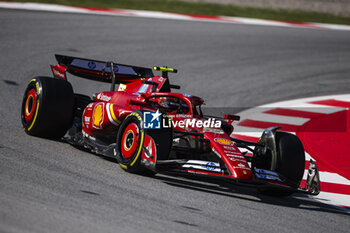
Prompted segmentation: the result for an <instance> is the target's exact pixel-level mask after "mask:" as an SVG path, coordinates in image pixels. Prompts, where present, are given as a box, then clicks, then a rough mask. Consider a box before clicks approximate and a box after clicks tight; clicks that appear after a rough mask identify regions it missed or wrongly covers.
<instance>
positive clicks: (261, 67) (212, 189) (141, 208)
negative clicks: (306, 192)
mask: <svg viewBox="0 0 350 233" xmlns="http://www.w3.org/2000/svg"><path fill="white" fill-rule="evenodd" d="M0 51H1V54H0V90H1V91H0V119H1V125H0V232H84V233H88V232H279V233H280V232H348V230H349V228H350V221H349V215H346V214H344V213H343V212H341V211H339V210H337V209H335V208H333V207H330V206H327V205H325V204H322V203H319V202H316V201H314V200H311V199H309V198H307V197H304V196H300V195H293V196H291V197H287V198H273V197H268V196H264V195H260V194H258V193H257V191H255V190H254V189H247V188H242V187H237V186H232V185H228V184H224V183H210V182H204V181H193V180H190V179H185V178H177V177H172V176H165V175H157V176H156V177H154V178H148V177H142V176H137V175H133V174H128V173H126V172H123V171H122V170H121V169H120V168H119V166H118V164H116V163H115V162H114V161H112V160H107V159H104V158H102V157H99V156H96V155H94V154H91V153H87V152H84V151H80V150H78V149H75V148H74V147H72V146H70V145H67V144H65V143H63V142H57V141H51V140H46V139H41V138H35V137H30V136H27V135H26V134H25V133H24V131H23V129H22V126H21V123H20V105H21V101H22V95H23V92H24V90H25V88H26V85H27V83H28V82H29V80H30V79H31V77H33V76H35V75H50V73H51V71H50V69H49V64H55V60H54V56H53V55H54V53H60V54H67V55H73V56H80V57H91V58H95V59H103V60H114V61H118V62H120V63H126V64H127V63H130V64H135V65H142V66H147V67H151V66H153V65H172V66H174V67H176V68H178V69H179V74H177V75H172V79H171V80H172V82H173V83H174V84H179V85H182V87H183V89H182V92H185V93H191V94H194V95H198V96H202V97H203V98H204V99H206V100H207V105H208V106H220V107H230V106H235V107H251V106H255V105H260V104H264V103H268V102H273V101H280V100H287V99H290V98H297V97H308V96H316V95H326V94H342V93H349V91H350V66H349V61H350V33H349V32H343V31H330V30H312V29H302V28H280V27H265V26H247V25H233V24H219V23H205V22H188V21H173V20H157V19H143V18H131V17H110V16H92V15H79V14H59V13H43V12H30V11H14V10H0ZM70 81H71V82H72V84H73V86H74V88H75V90H76V92H80V93H85V94H89V95H92V94H93V93H95V92H98V91H102V90H107V89H108V85H106V84H101V83H97V82H92V81H86V80H82V79H78V78H70Z"/></svg>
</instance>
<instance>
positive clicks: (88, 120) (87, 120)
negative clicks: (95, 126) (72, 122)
mask: <svg viewBox="0 0 350 233" xmlns="http://www.w3.org/2000/svg"><path fill="white" fill-rule="evenodd" d="M84 120H85V122H86V123H87V124H88V123H89V122H90V117H87V116H86V117H84Z"/></svg>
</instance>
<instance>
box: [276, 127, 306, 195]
mask: <svg viewBox="0 0 350 233" xmlns="http://www.w3.org/2000/svg"><path fill="white" fill-rule="evenodd" d="M276 145H277V153H278V154H277V170H276V171H277V172H279V173H281V174H282V175H284V176H285V177H286V178H287V179H288V180H289V181H291V182H292V183H293V186H294V188H297V187H299V184H300V182H301V180H302V178H303V175H304V170H305V151H304V147H303V144H302V143H301V141H300V140H299V138H298V137H297V136H295V135H293V134H290V133H285V132H276Z"/></svg>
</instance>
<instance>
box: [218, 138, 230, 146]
mask: <svg viewBox="0 0 350 233" xmlns="http://www.w3.org/2000/svg"><path fill="white" fill-rule="evenodd" d="M214 141H216V142H218V143H220V144H221V145H232V144H233V142H232V141H230V140H228V139H226V138H215V139H214Z"/></svg>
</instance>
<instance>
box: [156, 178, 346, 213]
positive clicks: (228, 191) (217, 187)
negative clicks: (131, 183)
mask: <svg viewBox="0 0 350 233" xmlns="http://www.w3.org/2000/svg"><path fill="white" fill-rule="evenodd" d="M154 178H155V179H158V180H160V181H162V182H163V183H165V184H168V185H171V186H176V187H180V188H186V189H191V190H195V191H201V192H206V193H211V194H215V195H222V196H226V197H232V198H239V199H243V200H247V201H253V202H259V203H265V204H269V205H278V206H285V207H289V208H298V209H304V210H309V211H318V212H327V213H334V214H342V215H348V213H346V212H344V211H342V210H340V209H336V207H334V206H331V205H328V204H325V203H321V202H318V201H316V200H313V199H311V198H309V197H308V196H307V195H305V194H293V195H290V196H288V197H274V196H267V195H263V194H260V193H259V192H258V191H257V190H256V189H254V188H247V187H242V186H238V185H234V184H231V183H228V182H225V181H218V180H215V181H213V180H206V179H203V178H197V177H196V178H190V179H188V178H187V177H183V176H174V175H171V176H169V175H163V174H161V175H156V176H155V177H154Z"/></svg>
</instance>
